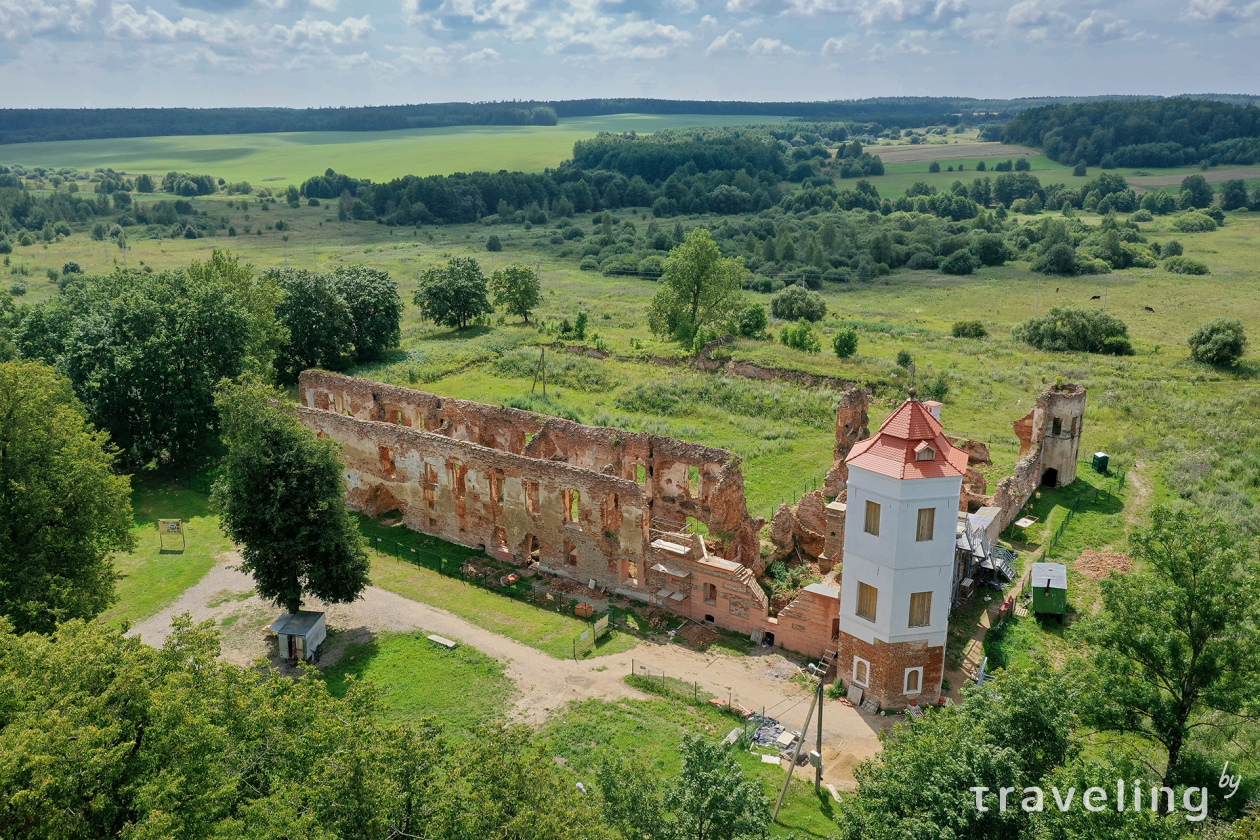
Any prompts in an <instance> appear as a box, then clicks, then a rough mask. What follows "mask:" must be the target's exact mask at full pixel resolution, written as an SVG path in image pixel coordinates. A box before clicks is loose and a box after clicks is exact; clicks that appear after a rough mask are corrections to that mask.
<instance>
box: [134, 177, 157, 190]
mask: <svg viewBox="0 0 1260 840" xmlns="http://www.w3.org/2000/svg"><path fill="white" fill-rule="evenodd" d="M136 192H141V193H151V192H153V179H152V178H150V177H149V176H148V175H145V174H143V173H142V174H140V175H138V176H137V177H136Z"/></svg>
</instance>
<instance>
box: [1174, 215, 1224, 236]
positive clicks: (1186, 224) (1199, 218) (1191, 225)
mask: <svg viewBox="0 0 1260 840" xmlns="http://www.w3.org/2000/svg"><path fill="white" fill-rule="evenodd" d="M1172 226H1173V229H1174V230H1179V231H1181V232H1182V233H1203V232H1205V231H1209V230H1216V220H1215V219H1213V218H1212V217H1211V216H1209V215H1208V214H1207V213H1200V212H1198V211H1197V210H1195V211H1192V212H1190V213H1185V214H1183V215H1181V216H1178V217H1177V218H1176V219H1175V220H1173V224H1172Z"/></svg>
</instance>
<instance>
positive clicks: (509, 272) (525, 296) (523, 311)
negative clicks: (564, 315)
mask: <svg viewBox="0 0 1260 840" xmlns="http://www.w3.org/2000/svg"><path fill="white" fill-rule="evenodd" d="M490 288H491V290H492V291H493V292H494V304H495V306H498V307H500V308H501V309H503V311H505V312H507V313H508V314H509V315H516V316H518V317H520V318H522V319H524V321H525V323H527V324H528V323H529V314H530V313H531V312H533V311H534V310H535V309H536V308H537V307H538V304H539V302H540V301H541V300H542V285H541V284H540V283H539V282H538V275H537V273H535V271H534V269H532V268H530V267H529V266H527V265H522V264H521V263H513V264H512V265H509V266H508V267H507V268H501V269H499V270H498V271H496V272H495V273H494V274H492V275H490Z"/></svg>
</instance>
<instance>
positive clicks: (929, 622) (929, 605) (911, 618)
mask: <svg viewBox="0 0 1260 840" xmlns="http://www.w3.org/2000/svg"><path fill="white" fill-rule="evenodd" d="M933 594H934V593H933V592H932V591H931V590H928V591H927V592H911V593H910V613H909V615H907V616H906V626H907V627H931V626H932V595H933ZM920 596H926V598H927V609H926V610H925V612H926V613H927V621H925V622H923V623H921V624H916V623H915V621H914V605H915V598H918V597H920Z"/></svg>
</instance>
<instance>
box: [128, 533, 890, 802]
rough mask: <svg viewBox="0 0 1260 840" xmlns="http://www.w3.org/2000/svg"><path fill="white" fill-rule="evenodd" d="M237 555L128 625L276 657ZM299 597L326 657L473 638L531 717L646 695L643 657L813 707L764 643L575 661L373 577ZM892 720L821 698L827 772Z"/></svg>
mask: <svg viewBox="0 0 1260 840" xmlns="http://www.w3.org/2000/svg"><path fill="white" fill-rule="evenodd" d="M239 562H240V558H239V556H238V555H235V554H226V555H224V557H223V558H222V560H221V562H220V563H219V564H218V565H216V566H215V567H214V568H213V569H211V570H210V571H209V572H208V573H207V574H206V576H205V577H203V578H202V579H201V580H200V581H199V582H198V583H197V584H196V585H195V586H193V587H191V588H190V589H188V590H186V591H185V592H184V593H183V594H182V595H180V597H179V598H177V599H176V600H175V601H174V603H172V604H170V605H169V606H168V607H167V608H166V609H164V610H162V611H161V612H159V613H158V614H157V615H154V616H152V617H151V618H149V619H146V620H145V621H143V622H140V623H138V624H136V625H135V626H133V627H132V629H131V631H130V634H131V635H133V636H139V637H140V638H142V639H143V640H144V641H145V642H146V643H148V644H151V645H154V646H157V645H161V644H162V642H163V641H164V640H165V638H166V636H167V635H168V633H169V632H170V626H171V619H172V618H174V617H175V616H177V615H180V614H182V613H188V614H189V615H191V616H192V618H193V620H194V621H195V622H201V621H206V620H213V621H214V622H215V623H216V624H219V625H221V626H222V633H223V652H222V656H223V658H224V659H225V660H227V661H229V662H234V663H237V664H241V665H245V664H248V663H250V662H253V661H255V660H257V659H258V658H259V657H265V658H268V659H271V660H272V661H273V662H274V663H275V664H277V665H279V664H280V663H279V660H278V659H276V658H275V641H274V637H271V636H270V634H269V633H268V632H267V630H266V628H267V627H268V626H269V625H270V624H271V622H272V621H274V620H275V618H276V617H277V615H278V614H279V610H278V609H277V608H276V607H274V606H272V605H270V604H268V603H266V602H264V601H263V600H262V599H260V598H259V597H258V596H257V595H255V594H253V580H252V579H251V578H250V577H249V576H248V575H244V574H242V573H241V572H239V571H237V570H236V568H235V565H234V564H235V563H239ZM304 606H306V607H307V608H309V609H325V610H326V612H327V613H328V617H327V621H328V626H329V628H330V629H336V630H339V631H341V632H339V633H337V634H336V636H335V637H334V638H333V639H332V640H330V642H329V645H328V648H327V650H326V651H325V653H324V655H323V657H322V659H321V662H322V663H323V664H331V663H333V662H336V661H337V659H338V658H339V657H340V655H341V653H342V651H343V650H344V649H345V646H346V645H347V644H350V643H352V642H359V641H365V640H367V639H369V638H371V636H372V634H374V633H377V632H380V631H413V630H419V629H423V630H424V631H426V632H428V633H437V634H439V635H442V636H446V637H447V638H451V639H455V640H457V641H460V642H462V643H464V644H467V645H471V646H473V647H475V648H477V649H478V650H480V651H481V652H483V653H485V654H487V655H488V656H492V657H494V658H495V659H497V660H499V661H500V662H502V663H503V664H504V667H505V670H506V673H507V675H508V676H509V677H510V678H511V679H512V680H513V682H514V683H515V686H516V690H517V696H516V703H515V707H514V709H513V716H514V717H516V718H517V719H519V720H524V721H526V722H529V723H533V724H539V723H542V722H543V721H544V720H545V719H546V718H547V716H548V714H550V713H551V712H553V711H556V710H558V709H561V708H562V707H563V706H564V705H565V704H567V703H568V702H569V701H571V700H583V699H587V698H592V697H597V698H604V699H616V698H622V697H642V696H644V695H642V694H641V693H640V692H638V691H636V690H635V689H633V688H631V687H630V686H628V685H626V683H625V682H624V680H623V679H622V678H623V677H624V676H625V675H626V674H628V673H630V670H631V667H632V665H635V666H638V669H639V670H640V671H642V669H643V666H644V665H646V666H648V667H649V668H650V669H651V673H653V674H660V673H661V671H662V669H664V672H665V673H666V674H667V675H668V676H670V677H676V678H678V679H681V680H685V681H688V682H691V681H695V682H698V683H699V684H700V688H701V689H702V690H705V691H708V692H710V693H712V694H714V695H718V696H721V697H726V696H728V693H729V696H730V697H731V699H733V700H735V701H738V702H741V703H743V704H744V705H745V706H747V707H749V708H755V709H756V710H757V711H761V710H762V708H764V709H765V710H766V714H768V715H770V716H771V717H776V718H779V719H781V720H783V721H784V722H785V723H786V724H787V725H788V726H789V727H791V728H799V727H800V726H801V724H802V723H803V722H804V721H803V718H804V715H805V711H806V710H807V708H808V706H809V692H807V691H805V690H803V689H802V688H801V687H800V686H799V685H798V684H796V683H793V682H789V681H787V680H785V679H782V677H781V675H782V674H783V673H785V672H788V671H792V670H794V669H785V668H784V667H783V663H784V661H785V660H784V659H783V657H781V656H779V655H778V654H776V653H773V652H771V651H769V650H768V649H766V648H761V649H759V650H760V651H761V653H754V654H751V655H748V656H731V655H727V654H706V653H700V652H697V651H692V650H688V649H686V648H683V647H681V646H679V645H662V644H655V643H652V642H647V641H643V642H640V643H639V644H638V645H637V646H636V647H635V648H634V649H633V650H630V651H627V652H625V653H620V654H614V655H610V656H601V657H596V658H593V659H587V660H584V661H581V662H574V661H573V660H569V659H555V658H553V657H551V656H548V655H547V654H545V653H543V652H541V651H539V650H535V649H534V648H532V647H529V646H528V645H525V644H522V643H520V642H517V641H515V640H513V639H509V638H506V637H504V636H500V635H498V634H496V633H492V632H490V631H488V630H484V629H482V628H480V627H478V626H476V625H474V624H472V623H470V622H468V621H466V620H465V619H463V618H460V617H459V616H457V615H454V614H452V613H450V612H447V611H446V610H442V609H438V608H436V607H431V606H429V605H428V604H423V603H419V602H417V601H411V600H409V599H407V598H403V597H402V596H400V595H395V594H394V593H392V592H388V591H386V590H384V589H380V588H377V587H375V586H369V587H368V588H367V589H366V590H365V591H364V593H363V595H362V596H361V597H360V598H359V600H357V601H355V602H354V603H352V604H339V605H334V606H331V607H324V606H322V605H321V604H320V603H319V602H318V601H312V602H311V603H309V604H306V605H304ZM225 621H226V624H225ZM893 720H895V719H894V718H880V717H870V716H867V715H863V714H861V713H860V712H858V711H857V710H855V709H853V708H850V707H847V706H844V705H842V704H841V703H839V702H838V701H827V703H826V706H825V712H824V715H823V735H824V742H825V744H826V745H827V747H828V749H826V750H824V753H825V755H824V759H825V764H826V767H827V771H826V773H827V775H826V778H827V781H829V782H832V783H833V784H835V785H836V786H837V787H838V788H841V789H845V788H851V787H852V784H853V775H852V772H851V771H852V766H853V765H854V764H856V763H857V762H858V761H860V760H862V759H864V758H867V757H869V756H872V755H875V754H876V753H877V752H878V751H879V740H878V737H877V732H878V731H879V730H880V729H883V728H888V727H889V726H891V723H892V721H893Z"/></svg>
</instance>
